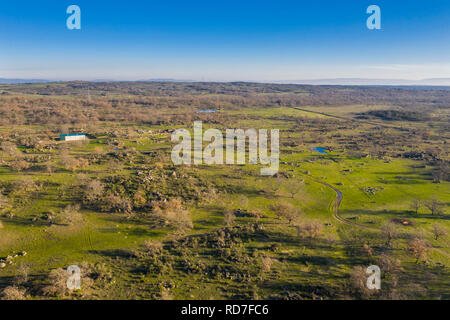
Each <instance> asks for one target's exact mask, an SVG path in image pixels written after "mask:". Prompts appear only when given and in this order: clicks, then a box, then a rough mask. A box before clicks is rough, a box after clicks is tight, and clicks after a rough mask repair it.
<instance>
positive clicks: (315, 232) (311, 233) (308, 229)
mask: <svg viewBox="0 0 450 320" xmlns="http://www.w3.org/2000/svg"><path fill="white" fill-rule="evenodd" d="M295 227H296V229H297V236H298V237H300V238H302V239H305V238H306V239H310V240H311V239H316V238H318V237H320V236H321V235H322V229H323V225H322V224H321V223H319V222H316V221H312V222H307V223H304V224H302V225H297V226H295Z"/></svg>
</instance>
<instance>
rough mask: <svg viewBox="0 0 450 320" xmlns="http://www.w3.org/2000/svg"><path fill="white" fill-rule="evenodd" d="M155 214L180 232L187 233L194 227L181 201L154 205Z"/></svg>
mask: <svg viewBox="0 0 450 320" xmlns="http://www.w3.org/2000/svg"><path fill="white" fill-rule="evenodd" d="M153 212H154V213H155V214H156V215H157V216H158V217H159V218H160V219H162V220H164V222H165V223H166V224H168V225H171V226H172V227H174V228H175V229H176V230H177V231H179V232H185V231H187V230H189V229H192V228H193V227H194V225H193V223H192V219H191V216H190V213H189V211H187V210H185V209H184V208H183V205H182V204H181V201H180V200H179V199H172V200H170V201H166V202H162V201H160V202H158V203H154V204H153Z"/></svg>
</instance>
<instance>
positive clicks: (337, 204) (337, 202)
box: [291, 107, 450, 258]
mask: <svg viewBox="0 0 450 320" xmlns="http://www.w3.org/2000/svg"><path fill="white" fill-rule="evenodd" d="M291 108H292V109H296V110H300V111H304V112H309V113H314V114H320V115H324V116H327V117H331V118H337V119H341V120H347V121H353V122H362V123H367V124H371V125H375V126H379V127H383V128H392V129H398V130H400V131H409V130H408V129H407V128H401V127H397V126H389V125H384V124H380V123H378V122H373V121H369V120H361V119H353V118H348V117H341V116H337V115H333V114H329V113H324V112H319V111H312V110H308V109H303V108H298V107H291ZM304 176H305V177H307V178H308V179H311V180H313V181H315V182H317V183H320V184H322V185H324V186H326V187H328V188H330V189H332V190H333V191H334V192H335V193H336V200H335V201H334V204H333V209H332V214H333V217H334V218H335V219H336V220H337V221H339V222H341V223H344V224H347V225H352V226H356V227H360V228H364V229H366V230H372V231H379V229H377V228H371V227H368V226H365V225H362V224H359V223H355V222H352V221H348V220H346V219H344V218H342V217H341V216H340V215H339V207H340V206H341V203H342V199H343V198H344V196H343V194H342V192H341V191H340V190H339V189H337V188H335V187H334V186H332V185H330V184H328V183H326V182H324V181H321V180H318V179H315V178H312V177H310V176H307V175H304ZM432 248H433V250H435V251H437V252H439V253H440V254H442V255H444V256H446V257H447V258H450V255H449V254H448V253H447V252H445V251H444V250H442V249H440V248H436V247H432Z"/></svg>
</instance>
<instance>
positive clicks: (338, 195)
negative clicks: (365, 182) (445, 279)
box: [306, 176, 450, 258]
mask: <svg viewBox="0 0 450 320" xmlns="http://www.w3.org/2000/svg"><path fill="white" fill-rule="evenodd" d="M306 177H307V178H309V179H310V180H313V181H314V182H316V183H320V184H322V185H324V186H326V187H328V188H330V189H332V190H333V191H334V192H335V193H336V199H335V200H334V203H333V208H332V214H333V217H334V218H335V219H336V220H337V221H339V222H341V223H344V224H347V225H351V226H355V227H359V228H364V229H366V230H371V231H380V229H377V228H371V227H368V226H365V225H363V224H359V223H355V222H352V221H348V220H346V219H344V218H342V217H341V216H340V215H339V207H340V206H341V203H342V199H344V196H343V194H342V192H341V191H340V190H339V189H337V188H336V187H333V186H332V185H331V184H328V183H326V182H323V181H321V180H318V179H316V178H312V177H310V176H306ZM432 248H433V250H435V251H437V252H439V253H440V254H442V255H444V256H446V257H447V258H450V255H449V254H448V253H447V252H445V251H444V250H442V249H440V248H436V247H432Z"/></svg>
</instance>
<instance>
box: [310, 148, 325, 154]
mask: <svg viewBox="0 0 450 320" xmlns="http://www.w3.org/2000/svg"><path fill="white" fill-rule="evenodd" d="M311 150H312V151H317V152H318V153H321V154H327V153H328V149H327V148H322V147H316V148H312V149H311Z"/></svg>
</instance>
